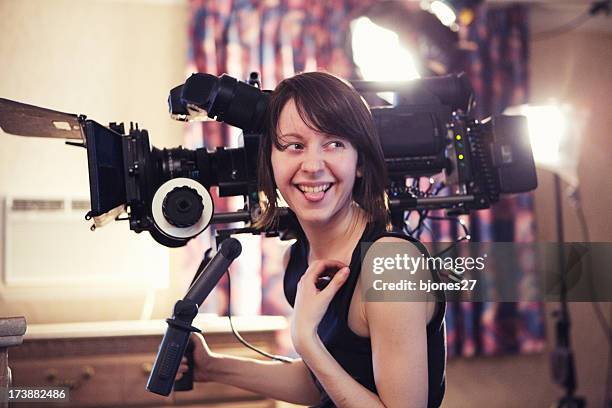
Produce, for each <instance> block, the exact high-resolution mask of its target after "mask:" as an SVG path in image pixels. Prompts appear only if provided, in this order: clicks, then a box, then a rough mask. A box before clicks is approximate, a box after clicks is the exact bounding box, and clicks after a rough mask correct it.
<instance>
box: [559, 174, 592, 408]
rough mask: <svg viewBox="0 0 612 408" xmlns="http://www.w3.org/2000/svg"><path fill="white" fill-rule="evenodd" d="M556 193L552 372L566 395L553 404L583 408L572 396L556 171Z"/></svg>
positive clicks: (573, 374)
mask: <svg viewBox="0 0 612 408" xmlns="http://www.w3.org/2000/svg"><path fill="white" fill-rule="evenodd" d="M553 177H554V192H555V219H556V222H557V228H556V230H557V231H556V233H557V251H558V257H559V268H561V294H560V309H559V310H556V311H555V312H553V316H554V317H555V318H556V319H557V322H556V323H555V337H556V345H555V349H554V350H553V351H552V353H551V359H550V362H551V372H552V378H553V381H554V382H555V383H557V384H559V385H561V386H562V387H563V389H564V390H565V395H564V396H563V397H562V398H561V399H560V400H559V401H558V402H557V403H556V405H555V407H557V408H584V407H586V401H585V400H584V398H582V397H579V396H576V395H574V392H575V391H576V386H577V381H576V367H575V365H574V353H573V351H572V348H571V342H570V339H571V338H570V328H571V320H570V314H569V310H568V307H567V285H566V277H567V267H566V262H565V251H564V248H563V244H564V242H565V241H564V233H563V203H562V201H561V177H560V176H559V174H558V173H557V172H554V173H553Z"/></svg>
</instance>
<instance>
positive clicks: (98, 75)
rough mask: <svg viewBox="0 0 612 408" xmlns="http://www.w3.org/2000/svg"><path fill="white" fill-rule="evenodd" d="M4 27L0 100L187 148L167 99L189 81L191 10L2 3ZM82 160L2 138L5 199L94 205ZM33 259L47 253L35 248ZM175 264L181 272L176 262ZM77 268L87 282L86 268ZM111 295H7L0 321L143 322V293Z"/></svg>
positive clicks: (75, 2) (36, 0) (102, 291)
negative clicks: (142, 132)
mask: <svg viewBox="0 0 612 408" xmlns="http://www.w3.org/2000/svg"><path fill="white" fill-rule="evenodd" d="M0 18H1V21H2V24H1V25H0V56H1V57H0V58H1V59H2V63H0V97H4V98H8V99H14V100H17V101H21V102H25V103H29V104H34V105H39V106H44V107H48V108H51V109H55V110H59V111H65V112H71V113H83V114H86V115H87V116H88V117H90V118H92V119H95V120H96V121H98V122H100V123H102V124H107V123H108V122H110V121H115V122H121V121H123V122H129V121H137V122H139V124H140V126H141V127H142V128H146V129H148V130H149V134H150V139H151V143H152V144H153V145H156V146H159V147H171V146H177V145H179V144H181V142H182V137H183V126H184V125H183V124H180V123H177V122H174V121H173V120H171V119H170V117H169V115H168V113H167V105H166V100H167V97H168V92H169V90H170V89H171V88H172V87H174V86H176V85H178V84H179V83H181V82H183V81H184V79H185V77H186V73H185V66H186V58H187V20H188V5H187V2H186V1H176V0H175V1H171V0H167V1H162V0H150V1H145V0H138V1H129V0H124V1H122V0H87V1H84V0H0ZM85 153H86V152H85V150H84V149H79V148H73V147H67V146H64V145H63V144H62V142H61V141H54V140H47V139H38V138H34V139H30V138H20V137H15V136H9V135H6V134H4V133H1V132H0V199H3V198H4V197H5V196H7V195H9V196H15V195H19V196H35V197H39V196H46V197H49V196H60V197H62V196H64V197H66V196H67V197H79V198H81V197H85V198H88V196H89V187H88V178H87V160H86V154H85ZM123 227H124V229H125V234H126V235H127V234H131V235H134V234H133V233H132V232H130V231H129V228H128V225H127V224H123ZM58 233H60V234H61V232H60V231H58ZM97 233H104V230H103V229H102V230H100V231H98V232H96V234H97ZM134 236H135V235H134ZM139 238H140V237H139ZM85 247H86V246H85ZM75 250H83V248H80V249H75ZM87 250H90V251H91V253H92V260H91V262H95V259H96V256H112V254H104V253H103V251H102V250H101V248H87ZM176 252H177V251H175V253H176ZM178 252H180V251H178ZM32 254H33V256H40V254H41V252H40V251H39V249H38V248H32ZM171 263H172V265H173V266H172V268H171V269H173V270H176V269H178V267H177V265H178V264H179V261H178V255H173V256H172V258H171ZM74 268H81V269H82V272H83V273H87V270H86V268H83V266H82V265H74ZM186 279H188V277H187V276H185V277H184V279H178V281H176V280H172V281H171V282H172V283H171V285H170V288H168V289H167V291H166V292H164V291H160V292H159V293H158V294H157V295H158V302H157V304H156V310H157V309H159V310H163V312H161V311H159V312H157V314H158V315H159V316H158V317H161V316H164V315H166V314H167V313H168V310H170V305H171V303H170V302H173V300H171V298H173V296H174V294H173V293H172V292H173V291H174V292H176V291H177V290H178V291H179V292H180V290H182V289H183V288H182V286H184V285H185V284H186V283H184V282H183V281H185V280H186ZM0 287H1V286H0ZM109 291H111V288H105V287H99V288H98V290H96V291H88V292H86V293H85V292H84V293H83V295H82V296H81V299H76V298H75V297H67V296H65V295H64V296H59V295H58V293H54V294H50V291H42V289H41V292H36V293H37V296H36V298H33V297H32V296H28V295H27V293H25V292H23V291H21V292H19V296H12V295H11V294H10V293H9V291H7V290H3V291H0V311H1V312H0V314H2V315H24V314H25V315H26V317H27V318H28V321H29V323H40V322H45V323H46V322H55V321H80V320H105V319H134V318H138V317H139V316H140V313H141V311H142V307H143V304H144V301H145V298H144V296H145V293H144V292H143V291H142V289H141V288H139V287H133V288H112V291H113V292H115V291H116V294H115V295H113V296H112V297H109V294H108V292H109ZM71 293H72V292H71ZM39 295H40V297H39ZM166 297H167V299H166ZM160 299H161V300H160ZM109 300H110V301H109ZM174 300H176V297H174ZM84 302H85V303H84Z"/></svg>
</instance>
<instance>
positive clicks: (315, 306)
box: [291, 259, 349, 354]
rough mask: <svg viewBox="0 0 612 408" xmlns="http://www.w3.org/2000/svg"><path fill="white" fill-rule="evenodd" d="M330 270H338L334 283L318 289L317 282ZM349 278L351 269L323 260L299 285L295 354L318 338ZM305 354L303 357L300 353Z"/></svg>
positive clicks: (295, 321) (332, 261)
mask: <svg viewBox="0 0 612 408" xmlns="http://www.w3.org/2000/svg"><path fill="white" fill-rule="evenodd" d="M327 268H337V269H339V270H338V272H336V274H335V275H334V277H333V278H332V280H331V282H329V284H328V285H327V287H325V288H324V289H323V290H319V289H317V287H316V286H315V285H316V281H317V278H319V276H320V275H321V274H323V273H324V272H325V270H326V269H327ZM348 276H349V268H348V267H347V266H346V265H345V264H343V263H342V262H340V261H336V260H332V259H330V260H320V261H315V262H313V263H312V265H310V266H309V267H308V269H307V270H306V272H305V273H304V275H302V278H301V279H300V281H299V282H298V285H297V294H296V296H295V304H294V310H295V313H294V316H293V321H292V323H291V339H292V340H293V346H294V347H295V350H296V351H297V352H298V353H300V349H302V347H303V346H306V345H307V342H308V341H310V340H314V339H315V337H316V335H317V327H318V326H319V323H320V322H321V319H322V318H323V315H324V314H325V311H326V310H327V307H328V306H329V303H330V302H331V300H332V299H333V297H334V295H335V294H336V293H337V292H338V290H339V289H340V288H341V287H342V285H343V284H344V282H346V279H347V278H348ZM300 354H301V353H300Z"/></svg>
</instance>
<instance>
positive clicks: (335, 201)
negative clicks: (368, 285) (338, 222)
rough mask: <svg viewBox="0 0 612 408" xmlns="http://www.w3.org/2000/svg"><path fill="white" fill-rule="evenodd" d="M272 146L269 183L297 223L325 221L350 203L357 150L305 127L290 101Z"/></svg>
mask: <svg viewBox="0 0 612 408" xmlns="http://www.w3.org/2000/svg"><path fill="white" fill-rule="evenodd" d="M277 132H278V141H279V144H280V145H281V146H282V147H283V148H282V149H278V148H276V147H275V146H274V145H273V146H272V169H273V171H274V180H275V182H276V185H277V187H278V189H279V191H280V192H281V194H282V196H283V198H284V199H285V201H287V204H288V205H289V207H290V208H291V209H292V210H293V211H294V212H295V214H296V215H297V217H298V219H299V220H300V222H308V223H327V222H329V221H331V220H333V219H334V217H335V216H337V215H338V214H340V213H341V211H342V210H345V209H347V208H348V206H349V205H350V204H351V202H352V191H353V185H354V184H355V177H356V171H357V150H355V148H354V147H353V146H352V145H351V144H350V143H349V142H348V141H347V140H346V139H343V138H342V137H341V135H327V134H324V133H321V132H318V131H315V130H313V129H311V128H309V127H308V126H307V125H306V123H304V121H303V120H302V118H300V115H299V113H298V111H297V108H296V105H295V102H294V101H293V99H291V100H289V102H287V103H286V104H285V106H284V107H283V110H282V111H281V114H280V117H279V121H278V129H277Z"/></svg>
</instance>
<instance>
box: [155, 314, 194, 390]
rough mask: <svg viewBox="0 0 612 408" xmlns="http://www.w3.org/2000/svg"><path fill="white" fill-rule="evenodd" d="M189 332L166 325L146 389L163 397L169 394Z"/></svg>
mask: <svg viewBox="0 0 612 408" xmlns="http://www.w3.org/2000/svg"><path fill="white" fill-rule="evenodd" d="M190 334H191V333H190V332H189V331H188V330H184V329H182V328H176V327H173V326H168V329H167V330H166V334H165V335H164V339H163V340H162V343H161V345H160V346H159V351H158V352H157V357H156V358H155V364H154V365H153V371H151V375H150V376H149V381H148V382H147V390H149V391H151V392H153V393H155V394H159V395H163V396H165V397H167V396H168V395H170V391H172V386H173V385H174V377H176V373H177V372H178V368H179V365H180V364H181V360H182V358H183V354H184V353H185V348H186V347H187V343H188V342H189V335H190Z"/></svg>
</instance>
